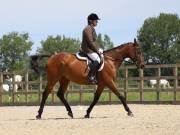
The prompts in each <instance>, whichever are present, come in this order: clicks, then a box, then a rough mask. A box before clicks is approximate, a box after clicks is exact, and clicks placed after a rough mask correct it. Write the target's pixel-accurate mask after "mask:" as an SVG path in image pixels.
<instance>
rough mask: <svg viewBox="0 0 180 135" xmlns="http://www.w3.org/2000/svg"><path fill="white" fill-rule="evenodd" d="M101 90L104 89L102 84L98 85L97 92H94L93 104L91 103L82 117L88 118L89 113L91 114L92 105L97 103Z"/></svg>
mask: <svg viewBox="0 0 180 135" xmlns="http://www.w3.org/2000/svg"><path fill="white" fill-rule="evenodd" d="M103 89H104V84H103V83H100V84H98V87H97V90H96V92H95V94H94V99H93V102H92V103H91V105H90V106H89V108H88V109H87V114H86V115H85V116H84V117H85V118H89V117H90V113H91V111H92V109H93V107H94V105H95V104H96V103H97V102H98V100H99V97H100V96H101V93H102V91H103Z"/></svg>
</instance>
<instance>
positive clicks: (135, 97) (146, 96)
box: [2, 92, 180, 103]
mask: <svg viewBox="0 0 180 135" xmlns="http://www.w3.org/2000/svg"><path fill="white" fill-rule="evenodd" d="M122 94H123V93H122ZM14 97H15V98H14V99H15V100H14V102H15V103H20V102H26V96H25V95H23V94H19V95H15V96H14ZM65 97H66V96H65ZM52 98H53V96H52V94H50V95H49V96H48V99H47V102H52ZM93 98H94V93H83V94H82V102H92V101H93ZM159 98H160V101H173V98H174V93H173V92H169V93H167V92H160V94H159ZM2 99H3V103H11V102H12V96H10V95H8V94H6V95H3V98H2ZM67 100H68V102H71V103H72V102H76V103H80V95H79V94H78V93H69V94H68V96H67ZM111 100H112V101H119V99H118V98H117V97H116V96H115V95H114V94H113V93H111ZM143 100H144V101H156V100H157V93H156V92H144V93H143ZM176 100H177V101H180V92H177V94H176ZM38 101H39V96H38V94H31V95H28V96H27V102H34V103H36V102H38ZM104 101H109V92H106V93H105V92H104V93H102V95H101V97H100V99H99V102H104ZM127 101H140V93H139V92H128V93H127ZM54 102H60V101H59V98H58V97H57V96H56V94H54Z"/></svg>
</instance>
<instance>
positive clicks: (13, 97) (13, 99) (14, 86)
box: [12, 74, 16, 104]
mask: <svg viewBox="0 0 180 135" xmlns="http://www.w3.org/2000/svg"><path fill="white" fill-rule="evenodd" d="M12 84H13V89H12V103H13V104H14V102H15V92H16V82H15V74H13V77H12Z"/></svg>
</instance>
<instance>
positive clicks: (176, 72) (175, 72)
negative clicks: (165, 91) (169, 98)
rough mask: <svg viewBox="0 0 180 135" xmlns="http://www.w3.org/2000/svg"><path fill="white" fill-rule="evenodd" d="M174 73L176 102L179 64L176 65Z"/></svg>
mask: <svg viewBox="0 0 180 135" xmlns="http://www.w3.org/2000/svg"><path fill="white" fill-rule="evenodd" d="M173 73H174V77H175V79H174V99H173V100H174V102H176V91H177V87H178V67H177V65H176V66H175V67H174V69H173Z"/></svg>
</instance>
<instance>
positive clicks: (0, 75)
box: [0, 73, 3, 104]
mask: <svg viewBox="0 0 180 135" xmlns="http://www.w3.org/2000/svg"><path fill="white" fill-rule="evenodd" d="M2 98H3V73H0V104H2Z"/></svg>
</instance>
